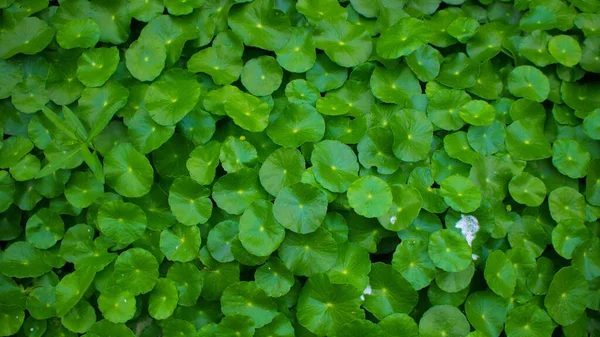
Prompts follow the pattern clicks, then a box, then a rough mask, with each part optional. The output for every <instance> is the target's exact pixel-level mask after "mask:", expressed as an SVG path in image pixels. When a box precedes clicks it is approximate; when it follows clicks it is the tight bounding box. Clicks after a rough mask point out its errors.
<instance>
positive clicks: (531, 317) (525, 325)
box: [505, 304, 556, 337]
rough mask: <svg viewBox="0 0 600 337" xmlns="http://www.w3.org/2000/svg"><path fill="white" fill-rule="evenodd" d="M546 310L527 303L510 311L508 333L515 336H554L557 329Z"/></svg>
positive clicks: (507, 320)
mask: <svg viewBox="0 0 600 337" xmlns="http://www.w3.org/2000/svg"><path fill="white" fill-rule="evenodd" d="M555 327H556V326H555V324H554V322H552V320H551V319H550V317H549V316H548V314H547V313H546V311H544V310H542V309H540V308H539V307H538V306H537V305H535V304H527V305H523V306H519V307H515V308H514V309H512V310H510V311H509V312H508V317H507V318H506V327H505V329H506V335H507V336H508V337H513V336H548V337H549V336H552V332H553V331H554V329H555Z"/></svg>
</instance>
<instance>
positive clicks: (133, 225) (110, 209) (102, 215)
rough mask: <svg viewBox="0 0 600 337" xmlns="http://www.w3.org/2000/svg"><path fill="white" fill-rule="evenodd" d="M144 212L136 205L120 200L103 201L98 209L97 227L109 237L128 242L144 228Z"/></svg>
mask: <svg viewBox="0 0 600 337" xmlns="http://www.w3.org/2000/svg"><path fill="white" fill-rule="evenodd" d="M146 224H147V221H146V213H144V211H143V210H142V208H141V207H139V206H138V205H135V204H132V203H128V202H123V201H121V200H115V201H109V202H106V203H104V204H103V205H102V206H101V207H100V209H99V210H98V228H99V229H100V231H101V232H102V234H104V235H106V236H107V237H109V238H110V239H112V240H114V241H116V242H119V243H123V244H129V243H132V242H133V241H135V240H137V239H139V238H140V237H141V236H142V234H144V231H145V230H146Z"/></svg>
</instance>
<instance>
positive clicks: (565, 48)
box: [548, 35, 581, 67]
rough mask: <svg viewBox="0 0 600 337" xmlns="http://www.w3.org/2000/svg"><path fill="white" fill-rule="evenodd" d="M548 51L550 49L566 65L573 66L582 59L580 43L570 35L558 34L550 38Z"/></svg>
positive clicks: (551, 53)
mask: <svg viewBox="0 0 600 337" xmlns="http://www.w3.org/2000/svg"><path fill="white" fill-rule="evenodd" d="M548 51H550V55H552V56H553V57H554V58H555V59H556V60H557V61H558V62H560V63H561V64H562V65H564V66H566V67H573V66H574V65H576V64H577V63H579V61H580V60H581V47H580V46H579V43H578V42H577V40H575V39H574V38H572V37H571V36H568V35H558V36H555V37H553V38H552V39H550V41H549V42H548Z"/></svg>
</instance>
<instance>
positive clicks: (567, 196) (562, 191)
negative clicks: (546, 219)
mask: <svg viewBox="0 0 600 337" xmlns="http://www.w3.org/2000/svg"><path fill="white" fill-rule="evenodd" d="M548 205H549V208H550V215H551V216H552V218H553V219H554V220H555V221H556V222H561V221H563V220H579V221H583V220H584V219H585V214H584V213H585V200H584V197H583V195H581V194H580V193H579V192H577V191H576V190H574V189H572V188H570V187H560V188H557V189H555V190H554V191H552V192H550V194H549V195H548Z"/></svg>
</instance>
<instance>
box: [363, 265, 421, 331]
mask: <svg viewBox="0 0 600 337" xmlns="http://www.w3.org/2000/svg"><path fill="white" fill-rule="evenodd" d="M369 286H370V288H371V293H367V294H365V295H364V297H365V304H364V307H365V309H367V310H368V311H369V312H371V313H372V314H373V315H375V317H377V318H380V319H384V318H385V317H388V316H390V315H392V314H395V313H409V312H411V311H412V310H413V308H414V307H415V306H416V305H417V300H418V298H419V296H418V295H417V292H416V291H415V290H414V288H413V287H412V285H411V284H410V283H408V281H406V280H405V279H404V277H402V275H401V274H400V273H399V272H398V271H396V270H395V269H394V268H392V266H390V265H388V264H384V263H380V262H378V263H374V264H373V265H372V267H371V273H370V274H369Z"/></svg>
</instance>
